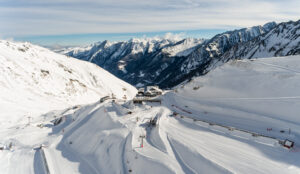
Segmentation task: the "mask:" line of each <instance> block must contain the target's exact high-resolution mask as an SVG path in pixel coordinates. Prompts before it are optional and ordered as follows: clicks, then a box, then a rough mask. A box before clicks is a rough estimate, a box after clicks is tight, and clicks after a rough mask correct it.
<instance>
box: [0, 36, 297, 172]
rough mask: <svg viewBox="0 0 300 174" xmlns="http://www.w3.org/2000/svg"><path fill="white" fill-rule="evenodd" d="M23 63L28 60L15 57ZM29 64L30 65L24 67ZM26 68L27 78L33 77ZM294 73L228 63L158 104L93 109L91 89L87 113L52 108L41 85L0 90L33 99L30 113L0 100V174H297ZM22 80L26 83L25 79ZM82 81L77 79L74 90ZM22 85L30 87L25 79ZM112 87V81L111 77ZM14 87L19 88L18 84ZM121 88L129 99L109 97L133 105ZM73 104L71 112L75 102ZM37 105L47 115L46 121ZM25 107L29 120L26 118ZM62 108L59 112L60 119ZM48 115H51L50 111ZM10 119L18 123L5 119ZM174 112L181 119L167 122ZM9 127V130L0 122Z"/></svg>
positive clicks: (272, 65) (288, 61) (290, 62)
mask: <svg viewBox="0 0 300 174" xmlns="http://www.w3.org/2000/svg"><path fill="white" fill-rule="evenodd" d="M2 42H3V41H2ZM1 45H3V44H2V43H1ZM3 47H4V46H2V47H1V49H2V48H3ZM4 48H5V49H6V50H7V49H8V48H7V47H4ZM39 49H40V48H39ZM45 51H46V50H45ZM47 52H48V51H47ZM48 53H49V54H50V52H48ZM0 54H1V55H2V53H0ZM23 54H25V53H20V55H23ZM51 54H52V55H53V57H52V56H50V57H51V58H52V59H47V60H48V61H49V62H50V61H52V60H56V59H57V58H56V57H55V55H56V54H54V53H51ZM2 57H5V56H1V61H2ZM20 57H21V56H20ZM58 57H60V56H58ZM7 59H8V58H7ZM35 59H38V57H36V58H35ZM65 59H67V58H65V57H61V59H60V61H61V62H65V61H64V60H65ZM31 60H33V58H31V59H29V60H28V62H30V61H31ZM26 62H27V61H24V62H23V64H24V65H25V63H26ZM28 62H27V64H26V65H27V66H24V68H26V69H27V68H30V67H34V65H32V64H29V63H28ZM66 62H69V63H70V64H67V65H66V67H67V68H72V69H74V71H75V70H77V69H75V65H74V64H76V66H78V71H79V70H81V69H80V68H79V67H81V66H85V65H86V66H91V67H94V66H92V65H90V64H89V63H85V62H81V61H73V59H71V58H69V59H67V60H66ZM66 62H65V63H66ZM77 62H80V63H78V64H77ZM5 64H7V63H6V62H5ZM44 64H46V63H43V64H42V63H40V64H39V65H40V66H46V67H44V68H47V67H48V66H49V67H51V66H52V65H50V64H52V63H49V64H48V65H44ZM1 66H2V64H1ZM73 66H74V67H73ZM91 69H92V68H89V69H86V71H87V72H88V71H90V70H91ZM298 70H299V71H300V56H295V57H284V58H268V59H257V60H253V61H250V60H240V61H231V62H229V63H227V64H225V65H224V66H221V67H218V68H217V69H215V70H213V71H211V72H210V73H208V74H207V75H206V76H203V77H198V78H195V79H194V80H193V81H191V82H189V83H186V84H185V85H183V86H179V87H178V88H177V89H176V90H174V91H167V92H166V93H165V94H164V95H163V96H161V99H162V103H161V104H159V103H145V104H133V103H132V101H130V100H128V101H127V102H124V101H121V100H116V101H115V102H113V101H112V100H108V101H105V102H103V103H100V102H94V100H93V99H94V98H93V97H94V96H93V95H96V94H95V93H94V94H93V93H92V91H94V88H87V91H89V92H90V93H92V94H93V95H92V94H89V95H85V96H84V95H82V96H81V99H82V100H81V102H82V103H83V102H86V104H81V105H80V106H75V107H70V105H71V104H72V103H71V102H70V103H68V102H67V101H66V102H65V103H64V102H60V103H59V101H60V100H63V99H66V98H68V97H67V96H62V97H61V98H60V100H59V99H56V97H58V96H60V95H59V94H57V95H55V96H53V99H51V98H49V100H47V97H43V95H42V96H40V95H41V94H40V90H47V89H46V87H45V88H42V87H41V88H39V86H38V85H37V86H34V85H31V86H29V87H31V88H30V89H34V88H36V89H35V90H34V91H36V92H35V93H33V92H32V91H28V90H27V86H26V88H25V89H24V87H23V88H21V87H22V85H24V84H20V86H19V88H17V89H16V88H7V90H6V91H5V92H3V90H1V96H2V95H5V97H6V98H8V97H10V95H12V94H13V93H14V91H16V92H15V93H17V91H18V90H20V91H23V93H22V95H24V96H30V97H31V98H33V99H34V100H33V101H32V102H31V104H35V105H33V106H30V107H29V106H27V105H28V104H27V103H28V102H29V101H30V100H25V99H24V101H23V102H22V101H17V100H13V99H11V100H10V102H6V100H8V99H6V98H2V97H1V111H2V112H3V113H2V115H1V120H4V122H1V124H2V125H1V129H0V144H3V145H7V146H8V145H9V143H10V142H12V148H11V149H10V150H8V148H5V150H1V151H0V164H1V165H0V173H1V174H2V173H4V174H7V173H9V174H16V173H17V174H20V173H26V174H27V173H36V174H43V173H47V172H46V165H47V166H48V168H49V173H51V174H69V173H70V174H73V173H75V174H76V173H83V174H94V173H112V174H115V173H136V174H141V173H149V174H150V173H151V174H153V173H164V174H165V173H178V174H181V173H204V174H207V173H216V174H219V173H220V174H221V173H222V174H223V173H246V174H248V173H255V174H257V173H258V174H260V173H265V174H270V173H272V174H276V173H280V174H282V173H284V174H298V173H300V162H299V161H300V147H299V143H300V138H299V137H300V124H299V123H300V117H299V116H298V115H297V112H298V111H299V110H300V109H299V108H300V106H299V105H300V104H299V100H300V92H299V90H297V89H299V85H300V76H299V74H298V73H299V72H298ZM49 71H50V70H49ZM82 71H83V70H82ZM82 71H80V72H82ZM86 71H84V72H86ZM95 71H96V70H95ZM100 71H101V72H102V71H103V70H102V69H100ZM51 72H52V71H51ZM57 72H58V70H57ZM76 72H77V71H76ZM101 72H100V73H99V78H100V79H102V78H104V77H102V78H101ZM103 72H104V71H103ZM105 73H107V72H105ZM72 74H73V73H72ZM1 75H2V74H1ZM6 76H7V75H6ZM6 76H5V77H6ZM61 76H63V77H65V76H67V75H66V74H61ZM22 77H24V78H25V77H28V76H26V74H23V76H22ZM88 77H89V76H84V75H82V77H81V76H79V77H78V80H82V79H81V78H88ZM1 78H4V77H3V76H1ZM57 78H58V76H57ZM105 78H106V77H105ZM10 79H11V78H10ZM28 79H31V78H30V76H29V77H28ZM109 79H115V77H111V76H110V77H109ZM11 81H12V82H11V83H14V84H17V83H16V82H15V79H11ZM111 81H112V80H111ZM114 82H115V83H116V84H111V86H105V89H107V90H109V89H110V88H111V89H112V91H113V92H115V93H117V92H116V91H114V90H113V89H115V88H116V87H115V86H118V83H122V84H124V85H125V84H126V83H124V82H121V81H120V80H114ZM53 83H54V81H53ZM112 83H113V82H112ZM4 84H5V83H3V85H4ZM113 85H115V86H113ZM29 87H28V88H29ZM106 87H107V88H106ZM125 87H126V88H127V90H126V91H124V90H123V89H122V88H121V89H116V90H120V91H119V92H120V93H121V94H119V96H121V97H122V95H123V94H124V93H126V92H127V93H126V94H127V95H128V96H131V94H132V95H133V94H134V92H136V91H135V89H134V88H131V87H130V86H128V85H127V84H126V85H125ZM3 88H4V87H3ZM53 88H54V87H53ZM55 89H56V88H55ZM92 89H93V90H92ZM57 90H58V89H57ZM96 91H97V90H96ZM89 92H87V93H89ZM298 93H299V94H298ZM76 94H77V93H76ZM19 95H21V94H19ZM78 95H79V94H78ZM72 96H73V94H70V98H71V97H72ZM99 96H100V95H99ZM99 96H97V97H98V98H99ZM85 97H86V98H85ZM89 97H90V98H89ZM97 97H95V100H96V98H97ZM25 98H26V97H25ZM56 102H57V103H58V104H57V105H55V103H56ZM93 102H94V103H93ZM51 103H52V104H53V106H52V104H51ZM73 104H74V105H77V104H78V103H76V102H75V101H74V103H73ZM44 105H49V106H48V107H49V110H48V111H46V108H47V107H46V106H44ZM50 106H51V108H50ZM24 107H25V108H26V109H27V108H28V109H29V110H25V109H23V108H24ZM56 107H57V108H56ZM63 107H64V109H60V108H63ZM40 108H43V109H44V110H41V109H40ZM22 109H23V110H22ZM54 109H55V110H56V111H53V110H54ZM31 110H32V111H34V113H36V115H35V116H34V119H33V120H31V123H30V124H27V122H28V121H27V117H25V116H24V117H22V116H20V117H18V119H12V118H10V117H17V116H16V115H18V114H20V113H22V111H23V112H24V113H23V114H24V115H25V114H26V113H25V111H26V112H30V111H31ZM40 110H41V114H40V115H38V112H37V111H40ZM14 112H15V113H16V114H14V115H11V114H13V113H14ZM174 112H177V113H178V114H177V115H173V113H174ZM4 113H8V114H7V115H5V114H4ZM60 117H61V118H62V119H61V122H60V123H59V124H58V125H56V126H54V125H53V123H52V122H51V120H53V119H55V118H60ZM6 119H7V120H9V121H6V122H5V120H6ZM151 119H152V120H156V121H154V122H155V123H156V124H155V125H152V124H150V123H149V122H150V120H151ZM198 120H204V121H206V122H210V123H216V124H221V125H225V126H229V127H235V128H237V129H242V130H247V131H251V132H254V133H257V134H263V135H267V136H271V137H274V138H277V139H286V138H287V139H289V140H292V141H294V142H295V147H294V148H292V149H287V148H284V147H282V146H281V145H280V144H279V143H278V141H277V140H276V139H272V138H266V137H260V136H258V137H256V136H252V135H251V134H249V133H245V132H242V131H238V130H228V129H226V128H224V127H220V126H217V125H213V124H211V125H210V124H208V123H206V122H202V121H198ZM39 124H43V125H44V127H42V128H40V127H37V125H39ZM270 128H271V129H270ZM267 129H268V130H267ZM41 144H44V146H45V147H43V148H42V149H43V152H44V154H45V158H44V157H43V155H42V154H43V153H42V150H41V149H39V148H38V147H39V146H40V145H41ZM45 161H46V162H45Z"/></svg>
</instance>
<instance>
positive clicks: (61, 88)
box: [0, 40, 136, 126]
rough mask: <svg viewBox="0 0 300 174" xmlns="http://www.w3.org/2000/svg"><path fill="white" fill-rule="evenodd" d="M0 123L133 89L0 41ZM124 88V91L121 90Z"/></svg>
mask: <svg viewBox="0 0 300 174" xmlns="http://www.w3.org/2000/svg"><path fill="white" fill-rule="evenodd" d="M0 71H1V75H0V91H1V92H0V98H1V100H0V105H1V106H2V112H1V114H0V119H1V124H2V126H4V125H5V123H6V122H10V121H12V120H14V121H16V120H19V121H21V120H22V121H23V122H25V121H26V122H27V120H28V118H27V117H28V116H30V117H35V116H38V115H40V114H42V113H45V112H49V111H51V110H56V109H65V108H67V107H70V106H73V105H78V104H86V103H91V102H95V101H97V100H99V99H100V98H101V97H103V96H106V95H111V94H112V93H114V94H115V95H116V97H118V98H122V97H123V96H124V95H127V97H128V98H132V97H133V96H134V95H135V92H136V89H135V88H134V87H132V86H131V85H129V84H127V83H126V82H123V81H122V80H119V79H117V78H116V77H114V76H113V75H111V74H110V73H109V72H107V71H105V70H103V69H102V68H100V67H98V66H96V65H94V64H91V63H88V62H85V61H80V60H78V59H74V58H69V57H66V56H63V55H60V54H57V53H54V52H52V51H49V50H47V49H45V48H42V47H39V46H35V45H32V44H29V43H14V42H8V41H5V40H1V41H0ZM123 88H124V89H123Z"/></svg>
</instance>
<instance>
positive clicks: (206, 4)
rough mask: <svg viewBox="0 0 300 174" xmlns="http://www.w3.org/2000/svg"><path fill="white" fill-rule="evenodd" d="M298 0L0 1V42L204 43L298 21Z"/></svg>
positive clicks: (66, 43)
mask: <svg viewBox="0 0 300 174" xmlns="http://www.w3.org/2000/svg"><path fill="white" fill-rule="evenodd" d="M299 9H300V1H299V0H284V1H283V0H0V38H2V39H14V40H22V41H31V42H34V43H37V44H42V45H55V44H58V45H86V44H88V43H92V42H95V41H101V40H104V39H107V40H127V39H129V38H131V37H145V36H146V37H152V36H163V35H165V33H167V32H171V33H174V34H179V33H180V34H181V35H182V36H183V37H200V38H208V37H211V36H213V35H214V34H216V33H219V32H222V31H225V30H229V29H234V28H242V27H250V26H254V25H262V24H264V23H266V22H269V21H276V22H282V21H289V20H298V19H299V18H300V11H299Z"/></svg>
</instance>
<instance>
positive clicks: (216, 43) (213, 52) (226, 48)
mask: <svg viewBox="0 0 300 174" xmlns="http://www.w3.org/2000/svg"><path fill="white" fill-rule="evenodd" d="M299 28H300V21H296V22H286V23H280V24H276V23H275V22H270V23H267V24H265V25H263V26H254V27H251V28H243V29H239V30H234V31H227V32H224V33H221V34H218V35H216V36H214V37H213V38H211V39H208V40H205V39H194V38H186V39H182V40H171V39H157V38H155V39H131V40H129V41H123V42H109V41H107V40H106V41H103V42H98V43H95V44H92V45H90V46H88V47H82V48H80V47H76V48H66V49H60V50H56V52H59V53H62V54H65V55H68V56H71V57H75V58H78V59H81V60H85V61H89V62H92V63H95V64H97V65H99V66H100V67H102V68H104V69H106V70H108V71H109V72H111V73H112V74H114V75H116V76H117V77H119V78H121V79H123V80H125V81H127V82H129V83H131V84H132V85H135V86H137V87H139V86H145V85H153V84H156V85H159V86H160V87H162V88H169V87H174V86H176V85H178V84H180V83H182V82H184V81H188V80H190V79H192V78H193V77H195V76H199V75H203V74H206V73H207V72H209V71H210V70H211V69H213V68H214V67H216V66H218V65H222V64H223V63H225V62H227V61H228V60H230V59H241V58H259V57H273V56H286V55H296V54H299V53H300V38H299V35H300V29H299Z"/></svg>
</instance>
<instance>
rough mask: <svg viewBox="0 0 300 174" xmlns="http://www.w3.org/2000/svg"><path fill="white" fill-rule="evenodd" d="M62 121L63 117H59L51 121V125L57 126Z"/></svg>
mask: <svg viewBox="0 0 300 174" xmlns="http://www.w3.org/2000/svg"><path fill="white" fill-rule="evenodd" d="M62 120H63V117H59V118H57V119H55V120H53V121H52V122H53V125H54V126H56V125H58V124H59V123H61V122H62Z"/></svg>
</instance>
